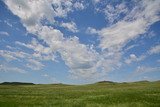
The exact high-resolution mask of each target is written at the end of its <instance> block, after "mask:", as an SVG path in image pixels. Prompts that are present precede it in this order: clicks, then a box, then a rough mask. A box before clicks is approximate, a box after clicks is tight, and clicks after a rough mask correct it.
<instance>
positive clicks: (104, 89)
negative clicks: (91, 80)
mask: <svg viewBox="0 0 160 107" xmlns="http://www.w3.org/2000/svg"><path fill="white" fill-rule="evenodd" d="M0 107H160V82H135V83H108V82H101V83H95V84H90V85H63V84H57V85H56V84H52V85H51V84H50V85H0Z"/></svg>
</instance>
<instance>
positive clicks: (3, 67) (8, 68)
mask: <svg viewBox="0 0 160 107" xmlns="http://www.w3.org/2000/svg"><path fill="white" fill-rule="evenodd" d="M0 71H3V72H17V73H26V71H25V70H23V69H21V68H18V67H13V66H9V65H7V66H6V65H4V64H0Z"/></svg>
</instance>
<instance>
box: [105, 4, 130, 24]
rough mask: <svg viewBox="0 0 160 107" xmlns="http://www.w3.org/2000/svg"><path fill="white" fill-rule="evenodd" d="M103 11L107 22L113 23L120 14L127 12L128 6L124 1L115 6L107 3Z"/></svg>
mask: <svg viewBox="0 0 160 107" xmlns="http://www.w3.org/2000/svg"><path fill="white" fill-rule="evenodd" d="M104 13H105V15H106V19H107V20H108V21H109V23H113V22H115V21H118V20H119V19H120V17H122V15H126V13H128V8H127V7H126V4H125V3H121V4H117V5H115V6H113V5H110V4H108V5H107V6H106V8H105V9H104Z"/></svg>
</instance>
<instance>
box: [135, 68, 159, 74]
mask: <svg viewBox="0 0 160 107" xmlns="http://www.w3.org/2000/svg"><path fill="white" fill-rule="evenodd" d="M157 71H158V72H160V67H146V66H138V67H137V69H136V71H135V72H136V73H147V72H157Z"/></svg>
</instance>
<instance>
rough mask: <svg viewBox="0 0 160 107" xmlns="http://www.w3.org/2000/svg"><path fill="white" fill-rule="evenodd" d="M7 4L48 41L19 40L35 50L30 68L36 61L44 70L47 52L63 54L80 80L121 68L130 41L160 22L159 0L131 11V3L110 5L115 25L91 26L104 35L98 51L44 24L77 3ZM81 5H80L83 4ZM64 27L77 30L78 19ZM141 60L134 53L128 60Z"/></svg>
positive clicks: (58, 0)
mask: <svg viewBox="0 0 160 107" xmlns="http://www.w3.org/2000/svg"><path fill="white" fill-rule="evenodd" d="M97 2H98V1H97ZM5 3H6V5H7V6H8V8H9V9H10V10H11V11H12V13H13V14H15V15H17V16H18V17H19V18H20V20H21V22H22V24H23V26H24V27H25V28H26V30H27V31H28V32H29V33H32V34H34V35H36V36H37V39H39V40H41V41H43V42H44V43H45V44H46V46H44V45H43V44H41V43H39V42H38V40H36V39H33V40H32V41H31V43H27V44H25V43H20V42H17V44H18V45H21V46H25V47H27V48H30V49H33V50H34V53H33V54H32V55H33V56H32V57H31V58H30V57H28V58H27V59H29V60H28V61H29V62H30V63H31V64H28V67H30V68H33V67H32V66H31V65H32V64H33V65H36V66H38V67H37V68H38V69H41V68H42V67H43V64H42V63H40V62H39V61H41V59H43V58H41V59H38V58H40V57H42V56H45V55H46V56H49V58H48V60H49V59H50V56H51V57H52V56H54V55H55V54H56V53H59V54H60V57H61V58H62V60H64V62H65V64H66V65H67V66H68V67H69V69H70V71H69V73H70V77H72V78H76V79H86V80H87V79H90V78H91V79H93V80H96V79H97V78H101V77H105V76H106V74H107V72H109V71H113V70H115V69H118V68H119V67H120V66H121V57H122V55H123V52H122V48H123V47H124V46H125V45H126V44H127V43H128V42H129V41H130V40H133V39H135V38H137V37H139V36H140V35H141V34H144V33H146V32H147V30H148V28H149V27H150V25H152V24H153V23H155V22H156V21H159V17H158V15H157V14H158V12H159V4H160V2H159V1H140V2H136V5H135V7H133V8H132V9H131V10H128V7H127V5H126V4H124V3H122V4H118V5H117V6H115V7H114V6H113V7H112V5H110V6H109V7H107V8H108V12H106V11H107V10H106V11H104V13H105V14H106V15H107V14H108V15H107V16H108V17H107V16H106V19H107V20H109V21H110V22H111V25H109V26H107V27H104V28H102V29H101V30H96V29H94V28H88V32H89V33H91V34H95V33H97V34H98V35H99V37H100V44H99V48H100V51H96V50H94V48H91V46H89V45H85V44H82V43H80V41H79V38H78V37H76V36H74V37H66V36H65V35H64V34H63V33H62V32H61V31H60V30H58V29H56V28H54V27H52V26H47V25H45V24H42V23H41V22H42V21H43V20H47V21H48V22H49V23H51V24H53V25H54V22H55V21H56V19H55V17H60V18H63V17H66V16H67V15H68V13H70V12H73V11H74V6H73V5H74V4H73V3H72V1H71V0H68V1H66V0H50V1H41V0H35V1H18V0H17V1H16V0H15V1H14V0H5ZM77 6H80V4H78V5H77ZM39 7H41V8H39ZM37 8H38V9H37ZM77 8H78V7H77ZM105 8H106V6H105ZM102 10H104V9H102ZM126 13H128V14H126ZM121 14H126V15H125V16H124V17H123V18H122V19H121V20H118V19H119V16H120V15H121ZM112 19H113V20H112ZM113 22H114V23H113ZM61 26H63V27H65V28H66V29H68V30H70V31H72V32H77V27H76V24H75V23H74V22H69V23H62V25H61ZM36 56H37V57H36ZM32 58H33V60H32ZM36 58H37V59H36ZM34 59H36V61H34ZM138 59H139V58H137V56H135V55H130V60H131V61H128V62H129V63H130V62H132V61H136V60H138ZM31 60H32V61H31Z"/></svg>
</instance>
